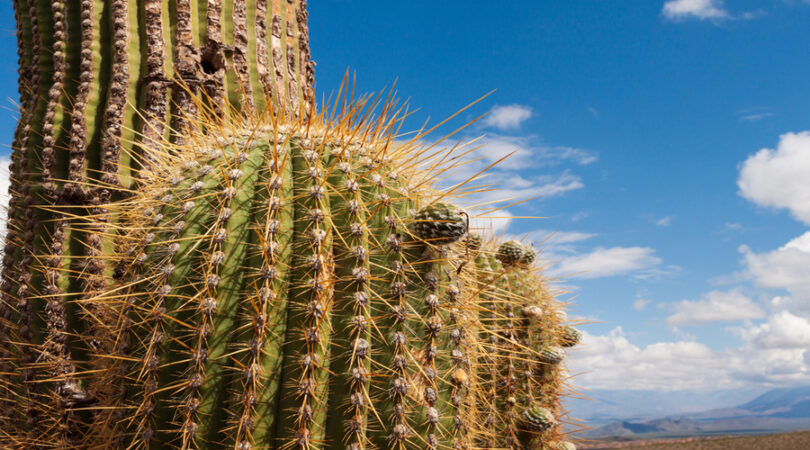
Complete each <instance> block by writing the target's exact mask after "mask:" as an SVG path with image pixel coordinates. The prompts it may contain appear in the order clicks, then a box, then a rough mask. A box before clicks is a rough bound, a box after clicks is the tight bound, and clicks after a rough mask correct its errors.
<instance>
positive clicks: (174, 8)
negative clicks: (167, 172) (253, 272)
mask: <svg viewBox="0 0 810 450" xmlns="http://www.w3.org/2000/svg"><path fill="white" fill-rule="evenodd" d="M13 5H14V9H15V19H16V23H17V43H18V55H19V60H18V62H19V85H18V86H19V92H20V105H21V109H20V120H19V122H18V126H17V129H16V132H15V135H14V143H13V153H12V155H11V160H12V163H11V166H10V173H11V183H10V189H9V194H10V197H11V199H10V202H9V207H8V226H7V229H8V233H7V235H6V237H5V243H4V249H3V250H4V256H3V269H2V281H0V291H1V292H2V294H1V295H0V429H2V430H8V429H10V428H11V429H13V428H14V427H15V426H18V425H19V424H24V425H25V426H26V427H28V428H29V430H30V434H29V436H30V439H29V441H30V442H36V439H37V436H39V435H40V434H41V433H45V432H46V431H47V430H49V429H51V428H53V427H57V428H61V431H60V433H61V436H62V437H60V438H59V440H56V441H53V443H54V444H55V445H65V446H66V445H72V444H70V443H72V442H74V441H75V440H76V439H78V438H79V437H78V434H77V433H79V430H78V429H77V428H75V427H74V426H73V425H72V424H73V423H74V422H75V421H76V420H79V421H83V420H87V419H86V418H84V419H82V418H80V417H79V416H81V413H77V412H75V410H77V409H79V408H82V407H86V406H87V402H88V401H89V400H88V399H87V398H85V397H84V393H83V391H82V389H81V388H80V387H79V385H80V384H81V383H82V381H81V380H80V379H79V378H80V377H78V376H76V377H73V376H72V375H71V374H74V373H77V372H81V371H82V370H84V369H83V368H82V367H80V366H81V361H84V360H87V358H88V356H87V355H86V354H83V353H82V352H83V351H84V350H80V349H77V348H75V347H76V346H75V345H74V344H73V343H71V341H74V340H75V336H76V335H80V334H90V335H91V334H93V333H96V332H97V331H98V330H96V329H95V328H94V327H92V326H91V327H90V328H87V324H86V323H84V322H82V321H81V320H79V319H77V317H80V316H81V315H82V314H88V315H95V314H102V313H104V311H94V310H92V309H93V308H95V306H93V305H92V304H91V303H88V302H86V300H88V299H90V298H92V297H94V296H96V295H97V294H98V293H101V292H105V291H106V290H107V288H108V286H109V283H110V275H111V272H112V271H113V269H114V267H113V265H111V264H109V261H107V260H106V259H105V258H104V257H103V255H104V254H105V252H106V250H105V248H106V247H109V246H110V245H111V240H110V239H109V237H110V236H111V233H112V231H113V230H115V229H117V227H118V226H119V224H118V219H117V218H116V217H110V216H108V215H106V214H105V211H104V208H103V205H104V204H106V203H108V202H110V201H112V200H114V199H116V198H120V197H121V196H123V195H127V192H128V191H129V190H131V189H135V188H137V186H138V183H139V181H138V178H139V175H138V174H139V173H140V171H141V170H142V163H143V164H146V165H148V164H150V161H148V160H145V159H144V158H138V155H136V154H135V153H133V152H132V151H131V150H132V146H131V143H132V142H134V141H138V142H139V143H140V144H141V145H143V146H147V147H150V146H151V147H155V146H157V145H158V142H162V141H163V140H164V139H170V140H172V141H175V142H179V141H182V139H183V137H184V131H183V130H184V129H185V127H186V126H187V124H186V122H187V121H188V119H189V118H190V117H193V116H194V115H195V114H196V113H195V111H196V110H197V109H198V108H199V106H200V105H199V104H198V101H197V100H196V99H195V96H196V94H198V93H200V94H202V93H204V94H206V97H207V103H206V107H208V108H211V109H213V110H214V111H215V112H216V114H218V115H225V114H230V113H233V112H236V111H238V112H239V113H240V114H246V115H250V114H256V112H257V111H261V110H263V109H265V108H266V107H268V105H284V106H285V107H286V108H288V109H289V110H290V111H293V112H295V113H299V114H303V115H305V114H306V113H307V108H308V105H309V104H310V103H311V102H312V101H313V98H312V93H311V88H312V82H313V78H314V75H313V68H314V64H313V63H312V62H311V61H310V55H309V43H308V39H309V38H308V31H307V11H306V0H286V1H284V0H269V1H268V0H227V1H219V0H216V1H207V2H205V1H198V0H177V1H172V2H168V1H159V0H143V1H139V2H134V1H127V0H108V1H100V0H76V1H72V2H67V1H64V0H51V1H46V0H14V2H13ZM127 105H131V106H127ZM57 205H58V208H56V206H57ZM75 215H82V216H85V217H88V216H92V217H97V218H98V220H95V221H82V222H79V221H77V220H75V219H74V218H73V216H75ZM81 300H84V301H85V302H84V303H82V301H81ZM56 380H59V382H57V381H56ZM21 398H24V399H25V402H22V403H21V402H20V399H21ZM45 402H52V403H55V404H57V405H59V406H58V409H59V410H60V411H61V413H59V419H58V420H56V422H52V421H50V420H53V418H48V417H41V416H40V415H39V414H40V412H41V411H39V409H38V408H36V407H33V406H25V405H37V404H39V403H45ZM13 406H18V407H16V408H14V407H13ZM11 424H17V425H13V426H12V425H11ZM0 442H4V439H2V437H0Z"/></svg>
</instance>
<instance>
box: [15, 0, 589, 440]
mask: <svg viewBox="0 0 810 450" xmlns="http://www.w3.org/2000/svg"><path fill="white" fill-rule="evenodd" d="M15 6H16V11H17V22H18V24H19V35H18V41H19V55H20V67H21V69H20V95H21V99H22V102H21V103H22V109H21V117H20V124H19V127H18V129H17V132H16V135H15V141H14V153H13V155H12V166H11V171H12V175H13V177H12V183H11V194H12V196H11V197H12V198H11V201H10V208H9V218H8V235H7V236H6V243H5V255H4V259H3V272H2V286H1V287H2V295H1V296H0V300H2V302H0V448H2V449H5V448H14V449H18V448H20V449H29V448H33V449H40V448H64V449H109V448H114V449H164V448H182V449H188V448H206V449H215V448H234V449H238V450H248V449H252V448H292V449H307V450H308V449H321V448H329V449H343V448H348V449H351V450H365V449H385V448H388V449H396V450H405V449H473V448H512V449H526V450H528V449H543V450H546V449H555V450H560V449H570V448H571V444H569V443H567V442H564V441H563V438H564V436H565V430H563V428H562V426H561V423H562V422H563V421H564V420H565V411H564V409H563V408H562V406H561V404H560V397H561V395H563V394H564V393H565V389H566V375H565V371H564V367H563V365H562V364H561V362H562V359H563V356H564V351H563V350H562V349H561V347H566V346H571V345H574V344H575V343H576V342H577V341H578V334H577V332H576V331H575V330H573V329H570V328H566V327H565V326H564V325H565V324H564V322H565V317H564V314H563V313H562V305H561V304H560V303H559V302H557V301H556V300H555V298H554V295H553V294H552V292H551V291H550V290H549V288H548V286H547V285H546V281H545V279H544V278H543V276H542V268H541V267H539V266H538V265H537V264H535V261H534V260H535V257H536V254H535V252H534V250H533V249H532V248H531V247H530V246H525V245H523V244H521V243H519V242H516V241H510V242H506V243H503V244H500V243H499V242H497V241H496V240H494V239H486V240H485V239H483V238H481V236H479V235H476V234H471V233H470V230H469V229H468V227H469V219H470V218H469V217H468V216H467V215H466V214H467V213H465V212H464V211H462V210H460V209H459V208H457V207H455V206H453V205H452V204H451V203H450V202H451V201H453V200H454V199H456V198H459V197H463V196H465V195H473V194H475V193H477V192H480V191H481V190H482V189H486V188H481V187H475V186H457V187H455V188H453V189H450V190H447V189H440V188H439V187H437V184H441V181H442V177H443V176H444V174H445V173H448V172H449V171H453V170H455V169H458V168H459V167H461V166H463V165H464V164H466V163H465V162H463V161H461V160H460V159H459V158H460V157H461V156H463V155H456V153H454V149H449V150H446V149H436V148H433V147H432V146H430V147H427V148H425V147H422V144H423V142H424V140H423V139H422V138H423V137H424V134H417V135H415V136H412V139H411V140H409V141H404V140H402V138H401V136H400V135H398V133H399V129H400V127H401V126H402V124H403V122H402V121H403V117H407V115H408V114H407V109H406V108H404V107H397V103H396V101H393V100H391V99H390V98H389V99H388V100H380V98H381V97H377V98H375V99H372V98H370V97H364V98H362V99H361V100H358V101H355V100H352V99H351V98H348V97H350V96H349V95H345V94H344V95H341V94H338V99H337V100H336V102H335V104H334V105H333V106H332V107H331V108H330V107H329V106H326V105H321V106H322V107H321V108H320V109H319V108H318V107H317V105H315V103H314V101H313V94H312V91H311V86H312V78H313V73H312V71H313V64H312V63H311V61H310V60H309V51H308V41H307V39H308V38H307V27H306V18H307V13H306V9H305V8H306V4H305V1H304V0H273V1H271V2H268V1H267V0H228V1H220V0H210V1H207V2H203V1H202V0H196V1H191V0H186V1H181V0H175V1H171V2H160V1H155V0H132V1H117V0H108V1H106V0H105V1H103V0H94V1H90V0H82V1H72V2H63V1H50V2H48V1H37V0H30V1H28V2H27V3H23V2H21V1H17V2H15ZM473 178H475V177H473ZM471 181H472V180H471Z"/></svg>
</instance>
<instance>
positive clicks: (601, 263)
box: [553, 247, 661, 279]
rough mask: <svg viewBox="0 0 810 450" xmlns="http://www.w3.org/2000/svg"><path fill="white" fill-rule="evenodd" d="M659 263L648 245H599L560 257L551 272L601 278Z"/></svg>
mask: <svg viewBox="0 0 810 450" xmlns="http://www.w3.org/2000/svg"><path fill="white" fill-rule="evenodd" d="M659 264H661V258H659V257H657V256H655V251H654V250H653V249H651V248H649V247H611V248H603V247H599V248H597V249H596V250H593V251H592V252H590V253H586V254H579V255H575V256H571V257H567V258H564V259H562V260H561V261H560V262H559V264H557V266H556V267H555V268H554V269H553V272H554V273H555V274H558V275H563V276H567V277H570V278H586V279H587V278H602V277H612V276H617V275H626V274H630V273H633V272H641V271H644V270H647V269H651V268H653V267H655V266H658V265H659Z"/></svg>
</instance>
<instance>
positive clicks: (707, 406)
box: [565, 389, 767, 426]
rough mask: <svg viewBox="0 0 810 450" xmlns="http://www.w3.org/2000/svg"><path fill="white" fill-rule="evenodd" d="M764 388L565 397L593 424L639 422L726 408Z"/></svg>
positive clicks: (574, 413) (606, 392) (575, 414)
mask: <svg viewBox="0 0 810 450" xmlns="http://www.w3.org/2000/svg"><path fill="white" fill-rule="evenodd" d="M766 391H767V389H725V390H715V391H708V390H684V391H672V392H659V391H647V390H629V389H627V390H607V389H595V390H591V391H587V392H584V393H583V394H584V396H585V397H586V398H568V399H566V402H565V406H566V408H567V409H568V410H569V411H570V413H571V416H572V417H576V418H577V419H580V420H584V421H585V422H587V423H588V424H589V425H590V426H596V425H603V424H606V423H610V422H616V421H629V422H639V421H644V420H651V419H655V418H658V417H669V416H678V415H682V414H693V413H696V412H701V411H707V410H712V409H718V408H726V407H728V406H729V405H738V404H741V403H743V402H747V401H749V400H751V399H752V398H754V397H756V396H758V395H760V394H762V393H764V392H766Z"/></svg>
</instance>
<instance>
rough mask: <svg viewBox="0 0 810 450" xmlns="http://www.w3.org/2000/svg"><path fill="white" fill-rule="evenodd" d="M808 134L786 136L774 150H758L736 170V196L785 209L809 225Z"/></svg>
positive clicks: (809, 147)
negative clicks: (737, 191)
mask: <svg viewBox="0 0 810 450" xmlns="http://www.w3.org/2000/svg"><path fill="white" fill-rule="evenodd" d="M808 173H810V132H809V131H805V132H802V133H787V134H783V135H782V136H781V137H780V139H779V145H778V146H777V148H776V149H775V150H772V149H767V148H766V149H762V150H760V151H758V152H757V153H756V154H754V155H752V156H750V157H749V158H748V159H747V160H746V161H745V162H744V163H743V165H742V168H741V169H740V176H739V179H738V180H737V186H738V187H739V188H740V195H742V196H743V197H745V198H747V199H748V200H750V201H752V202H754V203H756V204H757V205H760V206H765V207H772V208H777V209H787V210H788V211H790V213H791V214H792V215H793V216H794V217H796V218H797V219H799V220H801V221H802V222H804V223H805V224H810V177H808V176H807V174H808Z"/></svg>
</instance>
